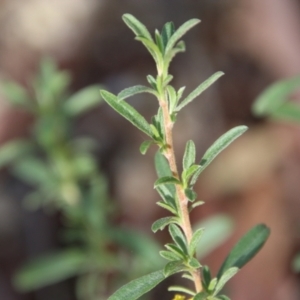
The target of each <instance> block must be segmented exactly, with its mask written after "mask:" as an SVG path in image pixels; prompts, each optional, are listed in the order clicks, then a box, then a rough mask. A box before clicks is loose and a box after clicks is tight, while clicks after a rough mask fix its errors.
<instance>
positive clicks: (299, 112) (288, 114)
mask: <svg viewBox="0 0 300 300" xmlns="http://www.w3.org/2000/svg"><path fill="white" fill-rule="evenodd" d="M270 117H271V118H272V119H276V120H282V121H287V122H297V123H299V122H300V106H299V104H295V103H284V104H283V105H282V106H280V107H279V108H277V109H276V110H275V111H274V112H272V114H271V115H270Z"/></svg>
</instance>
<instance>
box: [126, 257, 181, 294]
mask: <svg viewBox="0 0 300 300" xmlns="http://www.w3.org/2000/svg"><path fill="white" fill-rule="evenodd" d="M185 269H186V267H185V266H184V265H183V264H182V261H171V262H169V263H167V264H166V266H165V268H164V274H165V276H166V277H168V276H170V275H172V274H175V273H178V272H181V271H184V270H185ZM129 299H131V298H129Z"/></svg>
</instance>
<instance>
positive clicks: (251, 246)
mask: <svg viewBox="0 0 300 300" xmlns="http://www.w3.org/2000/svg"><path fill="white" fill-rule="evenodd" d="M269 235H270V229H269V228H268V227H267V226H265V225H264V224H259V225H256V226H255V227H253V228H252V229H251V230H250V231H248V232H247V233H246V234H245V235H244V236H243V237H242V238H241V239H240V240H239V242H238V243H237V244H236V245H235V246H234V247H233V249H232V250H231V252H230V253H229V255H228V256H227V258H226V260H225V261H224V263H223V265H222V266H221V268H220V270H219V272H218V278H221V277H222V275H223V274H224V273H225V272H226V271H227V270H228V269H230V268H232V267H237V268H239V269H241V268H242V267H243V266H244V265H245V264H246V263H247V262H248V261H249V260H251V259H252V258H253V257H254V256H255V255H256V253H257V252H258V251H259V250H260V249H261V248H262V246H263V245H264V244H265V242H266V240H267V239H268V237H269Z"/></svg>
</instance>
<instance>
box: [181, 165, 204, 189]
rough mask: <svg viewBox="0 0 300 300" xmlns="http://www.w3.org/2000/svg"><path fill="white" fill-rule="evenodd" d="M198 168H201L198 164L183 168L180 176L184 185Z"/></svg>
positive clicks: (186, 184)
mask: <svg viewBox="0 0 300 300" xmlns="http://www.w3.org/2000/svg"><path fill="white" fill-rule="evenodd" d="M200 169H201V166H199V165H192V166H190V167H189V168H188V169H185V170H184V171H183V172H182V175H181V177H182V181H183V184H184V186H188V182H189V180H190V179H191V177H192V176H193V175H194V174H195V173H197V172H198V171H199V170H200Z"/></svg>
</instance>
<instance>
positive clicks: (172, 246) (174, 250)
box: [165, 244, 187, 261]
mask: <svg viewBox="0 0 300 300" xmlns="http://www.w3.org/2000/svg"><path fill="white" fill-rule="evenodd" d="M165 247H166V248H167V249H168V250H169V251H171V252H172V253H174V254H175V255H176V256H177V260H180V261H181V260H185V259H186V257H187V256H186V254H185V253H184V252H183V251H182V250H181V249H180V248H179V247H178V246H176V245H175V244H166V245H165Z"/></svg>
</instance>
